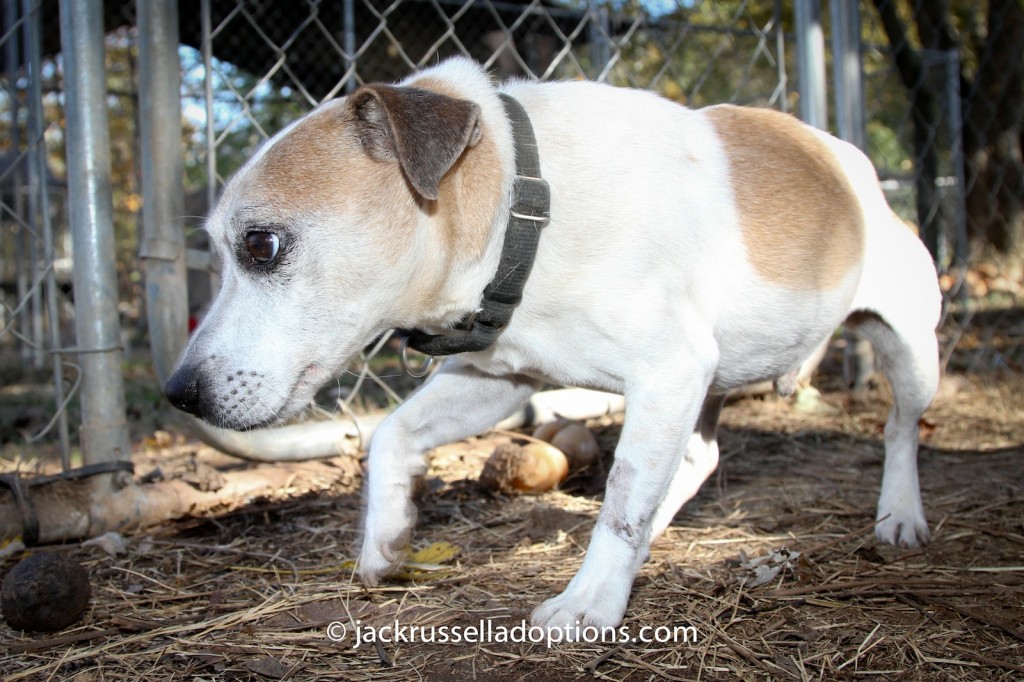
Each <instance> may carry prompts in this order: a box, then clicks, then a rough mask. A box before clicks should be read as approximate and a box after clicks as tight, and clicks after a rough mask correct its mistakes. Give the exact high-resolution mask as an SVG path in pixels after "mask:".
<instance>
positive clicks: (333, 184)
mask: <svg viewBox="0 0 1024 682" xmlns="http://www.w3.org/2000/svg"><path fill="white" fill-rule="evenodd" d="M463 68H465V67H463ZM435 80H436V79H427V80H425V81H424V83H425V84H426V85H427V87H429V86H430V85H431V84H433V83H434V82H435ZM437 90H438V88H436V87H435V88H434V89H427V88H426V87H424V88H421V87H410V86H404V87H397V86H366V87H363V88H361V89H359V90H357V91H356V92H355V93H353V94H352V95H350V96H349V97H346V98H342V99H338V100H334V101H331V102H328V103H327V104H324V105H322V106H321V107H319V108H318V109H316V110H314V111H313V112H312V113H310V114H309V115H307V116H306V117H304V118H302V119H301V120H299V121H298V122H296V123H294V124H292V125H291V126H290V127H288V128H286V129H285V130H283V131H282V132H281V133H279V134H278V135H276V136H275V137H274V138H273V139H271V140H270V141H269V142H268V143H267V144H266V145H265V146H264V147H263V148H262V149H261V150H260V151H259V152H258V153H257V154H256V155H255V156H254V157H253V158H252V159H251V160H250V161H249V162H248V163H247V164H246V165H245V166H244V167H243V168H242V170H241V171H239V172H238V173H237V174H236V175H235V177H234V178H232V180H231V182H230V183H229V184H228V185H227V187H226V188H225V190H224V193H223V196H222V197H221V199H220V201H219V203H218V205H217V207H216V209H215V210H214V212H213V213H212V214H211V216H210V217H209V220H208V225H207V229H208V231H209V233H210V240H211V243H212V244H213V245H214V248H215V249H216V252H217V254H218V255H219V259H220V264H221V282H222V284H221V289H220V291H219V293H218V294H217V296H216V299H215V300H214V302H213V304H212V306H211V308H210V310H209V312H208V314H207V315H206V317H205V319H204V320H203V321H202V323H201V324H200V326H199V328H198V329H197V330H196V331H195V333H194V335H193V336H192V338H191V339H190V341H189V343H188V345H187V347H186V348H185V350H184V352H183V353H182V355H181V357H180V359H179V361H178V365H177V367H176V369H175V371H174V373H173V375H172V376H171V378H170V379H169V380H168V382H167V385H166V393H167V396H168V398H169V399H170V401H171V402H172V404H174V405H175V406H177V407H178V408H180V409H182V410H185V411H187V412H190V413H192V414H194V415H196V416H198V417H200V418H202V419H203V420H205V421H207V422H210V423H211V424H214V425H216V426H221V427H227V428H233V429H247V428H253V427H257V426H263V425H267V424H271V423H274V422H276V421H279V420H281V419H284V418H286V417H288V416H290V415H292V414H294V413H295V412H297V411H298V410H300V409H301V408H302V407H303V406H304V405H306V404H308V402H309V401H310V400H311V399H312V397H313V395H314V393H315V392H316V390H317V389H318V388H319V387H320V386H321V385H323V384H324V383H325V382H326V381H328V380H329V379H331V378H332V377H334V376H337V374H338V373H339V372H340V371H341V370H342V369H343V368H344V366H345V365H346V364H347V363H348V362H349V360H350V359H351V358H352V357H353V356H354V355H355V354H356V353H357V352H358V351H359V350H360V349H361V348H362V347H364V346H365V345H366V344H367V343H369V342H370V341H372V340H373V339H374V338H376V337H377V336H379V335H380V334H382V333H383V332H385V331H386V330H387V329H390V328H393V327H411V326H419V325H424V324H449V323H451V322H453V321H455V319H457V317H458V315H460V314H461V313H464V312H466V311H465V310H464V309H463V310H461V311H459V310H457V308H459V307H460V306H461V307H463V308H464V306H465V305H466V302H465V301H461V300H460V301H456V300H454V298H458V297H457V296H455V297H453V293H452V290H451V286H450V284H449V282H448V279H449V278H450V273H451V271H452V268H453V267H455V266H456V264H457V262H458V261H460V260H465V259H467V258H468V259H473V258H475V259H480V258H481V257H482V256H483V252H484V251H485V250H487V248H488V244H489V243H490V242H489V239H490V237H489V233H490V232H491V230H492V224H493V222H494V219H495V215H496V213H497V211H498V208H499V205H500V203H501V196H502V183H503V182H504V176H503V171H502V170H501V169H492V170H487V168H486V166H487V165H488V164H491V165H493V162H494V161H495V158H496V157H498V156H500V154H499V153H498V152H497V151H496V148H495V144H494V143H493V140H487V139H486V137H487V136H488V135H489V131H488V130H487V129H486V127H485V126H484V125H483V122H482V118H481V108H480V106H479V105H478V104H476V103H474V102H473V101H469V100H467V99H464V98H459V97H453V96H449V95H448V94H443V93H442V92H439V91H437ZM499 166H500V164H499ZM469 305H470V306H472V305H473V303H472V302H470V304H469Z"/></svg>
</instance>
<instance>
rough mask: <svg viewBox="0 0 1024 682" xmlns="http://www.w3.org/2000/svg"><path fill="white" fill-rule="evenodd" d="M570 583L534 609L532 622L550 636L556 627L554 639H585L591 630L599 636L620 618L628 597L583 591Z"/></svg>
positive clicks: (570, 640) (616, 624)
mask: <svg viewBox="0 0 1024 682" xmlns="http://www.w3.org/2000/svg"><path fill="white" fill-rule="evenodd" d="M581 592H583V591H582V590H574V589H573V588H572V586H571V585H570V587H569V588H568V589H566V590H565V592H563V593H562V594H560V595H558V596H557V597H552V598H551V599H548V600H547V601H546V602H544V603H543V604H541V605H540V606H538V607H537V608H536V609H534V611H533V614H532V615H531V617H530V623H531V625H533V626H535V627H540V628H544V629H545V630H546V631H547V632H548V636H549V639H550V638H551V636H552V634H554V631H556V630H557V631H558V639H557V641H565V642H573V641H578V640H580V639H586V638H587V637H589V636H591V633H593V634H596V635H598V636H600V633H601V632H602V631H604V629H605V628H615V627H617V626H618V625H619V623H621V622H622V616H623V615H624V614H625V612H626V602H627V601H628V600H629V591H628V589H627V591H626V595H625V599H621V598H615V595H599V596H594V595H585V594H581Z"/></svg>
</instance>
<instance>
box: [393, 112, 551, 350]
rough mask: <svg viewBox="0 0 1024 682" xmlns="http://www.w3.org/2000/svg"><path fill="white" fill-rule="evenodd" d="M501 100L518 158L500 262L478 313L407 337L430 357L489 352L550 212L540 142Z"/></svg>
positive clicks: (508, 316)
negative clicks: (445, 328)
mask: <svg viewBox="0 0 1024 682" xmlns="http://www.w3.org/2000/svg"><path fill="white" fill-rule="evenodd" d="M498 96H499V97H501V100H502V103H503V104H504V105H505V113H506V114H507V115H508V118H509V121H510V122H511V123H512V137H513V140H514V141H515V154H516V179H515V186H514V193H513V197H512V206H511V207H510V208H509V216H508V226H507V227H506V228H505V243H504V246H503V248H502V251H501V260H500V261H499V262H498V270H497V272H496V273H495V274H494V279H492V280H491V283H490V284H488V285H487V286H486V287H485V288H484V296H483V300H482V301H481V303H480V309H479V310H478V311H477V312H476V313H475V314H473V315H470V316H469V317H467V318H466V319H464V320H463V321H462V322H460V323H459V324H458V325H456V327H455V329H453V330H452V333H451V334H427V333H426V332H424V331H422V330H419V329H413V330H411V331H409V332H408V344H409V345H410V346H412V347H413V348H415V349H416V350H418V351H420V352H421V353H426V354H427V355H438V356H439V355H454V354H456V353H472V352H475V351H481V350H485V349H487V348H490V346H491V344H493V343H494V341H495V339H497V338H498V334H500V333H501V331H502V330H503V329H504V328H505V327H507V326H508V323H509V320H511V319H512V312H513V311H514V310H515V308H516V306H518V305H519V302H520V301H522V300H523V287H524V286H526V279H527V277H529V275H530V270H531V269H532V268H533V261H534V258H536V256H537V242H538V241H539V239H540V231H541V228H543V227H544V226H545V225H547V223H548V219H549V216H550V213H551V194H550V191H549V189H548V183H547V181H545V180H543V179H542V178H541V177H540V158H539V156H538V154H537V139H536V138H535V137H534V135H533V126H531V125H530V119H529V117H528V116H527V115H526V111H525V110H524V109H523V106H522V105H521V104H519V102H517V101H516V100H515V99H513V98H512V97H509V96H508V95H506V94H504V93H499V95H498Z"/></svg>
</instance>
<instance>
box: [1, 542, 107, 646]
mask: <svg viewBox="0 0 1024 682" xmlns="http://www.w3.org/2000/svg"><path fill="white" fill-rule="evenodd" d="M90 592H91V588H90V586H89V573H88V571H86V570H85V567H83V566H82V564H80V563H78V562H77V561H76V560H75V559H73V558H71V557H70V556H67V555H65V554H61V553H57V552H42V553H39V554H33V555H32V556H29V557H27V558H25V559H22V560H21V562H20V563H18V565H16V566H15V567H14V568H12V569H11V570H10V571H9V572H8V573H7V576H6V577H5V578H4V582H3V586H2V587H0V610H2V611H3V614H4V618H5V619H6V620H7V624H8V625H9V626H10V627H12V628H14V629H15V630H29V631H33V632H53V631H55V630H62V629H64V628H66V627H67V626H69V625H71V624H72V623H74V622H75V621H76V620H78V619H79V618H80V617H81V616H82V614H83V613H84V612H85V610H86V608H88V606H89V596H90Z"/></svg>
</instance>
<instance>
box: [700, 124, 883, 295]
mask: <svg viewBox="0 0 1024 682" xmlns="http://www.w3.org/2000/svg"><path fill="white" fill-rule="evenodd" d="M704 111H705V113H706V115H707V117H708V120H709V121H711V123H712V125H713V126H714V128H715V131H716V132H717V133H718V137H719V139H720V140H721V143H722V146H723V147H724V149H725V155H726V157H727V159H728V162H729V175H730V177H731V179H732V187H733V195H734V197H735V201H736V209H737V212H738V214H739V222H740V228H741V230H742V232H743V241H744V244H745V246H746V247H747V252H748V255H749V258H750V262H751V264H752V265H753V266H754V269H755V271H756V272H757V274H758V275H759V276H760V277H762V278H763V279H765V280H766V281H769V282H772V283H774V284H778V285H780V286H783V287H786V288H790V289H796V290H801V291H813V290H827V289H834V288H836V287H837V286H839V285H840V283H841V282H842V281H843V280H844V279H845V278H846V276H847V275H848V274H849V273H850V271H851V270H853V269H854V268H856V267H857V266H858V264H859V263H860V260H861V255H862V253H863V250H864V216H863V212H862V210H861V206H860V203H859V201H858V200H857V196H856V194H855V193H854V190H853V187H852V186H851V185H850V181H849V180H848V179H847V177H846V175H845V174H844V173H843V171H842V169H841V167H840V165H839V161H838V160H837V159H836V157H835V155H834V154H833V153H832V150H830V149H829V148H828V146H827V145H826V144H825V143H824V142H823V141H822V140H821V139H819V138H818V137H817V136H816V135H815V133H813V132H812V131H810V130H808V129H807V128H806V127H804V125H803V124H801V123H800V122H799V121H797V120H796V119H795V118H793V117H791V116H789V115H788V114H783V113H780V112H777V111H772V110H770V109H755V108H744V107H735V106H728V105H723V106H716V107H709V108H708V109H705V110H704Z"/></svg>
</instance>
